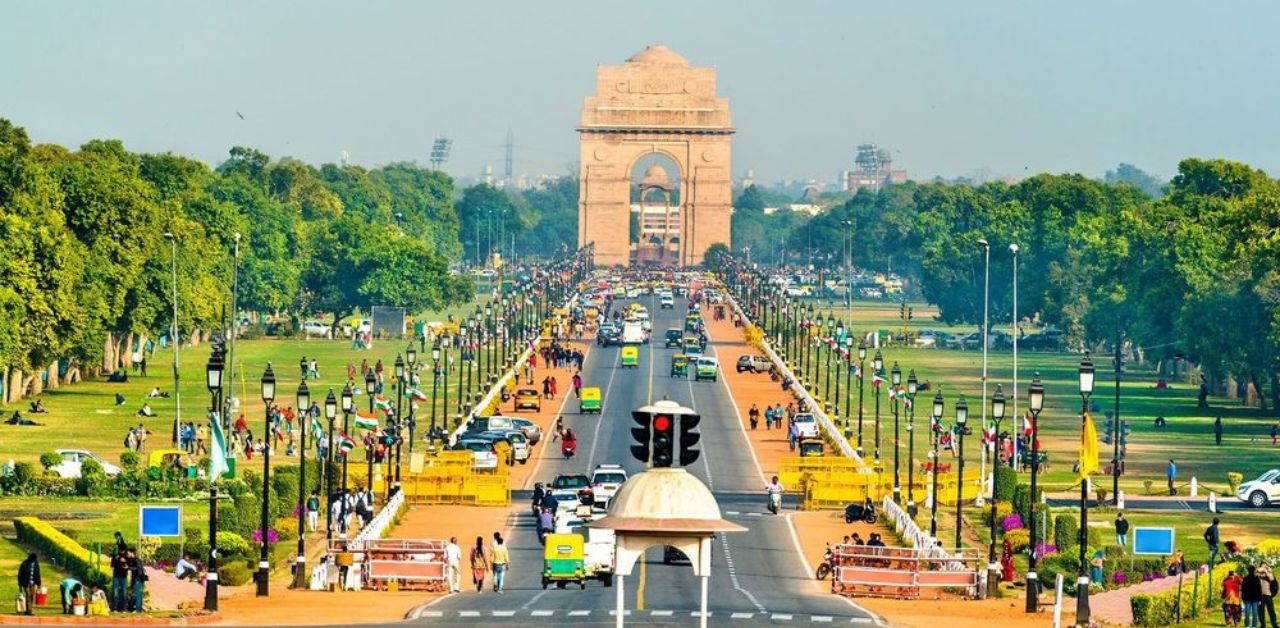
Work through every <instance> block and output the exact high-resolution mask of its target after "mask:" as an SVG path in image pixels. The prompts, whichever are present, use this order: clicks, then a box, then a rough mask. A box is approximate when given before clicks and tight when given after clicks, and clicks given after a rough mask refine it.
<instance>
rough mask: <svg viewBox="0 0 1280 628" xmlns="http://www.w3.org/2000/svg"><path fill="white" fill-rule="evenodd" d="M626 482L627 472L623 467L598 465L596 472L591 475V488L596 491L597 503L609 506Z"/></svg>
mask: <svg viewBox="0 0 1280 628" xmlns="http://www.w3.org/2000/svg"><path fill="white" fill-rule="evenodd" d="M626 481H627V472H626V471H625V470H623V468H622V466H621V465H616V464H602V465H597V466H596V470H595V472H593V473H592V474H591V488H592V490H593V491H594V495H595V500H596V503H598V504H608V503H609V500H611V499H613V496H614V495H617V494H618V489H621V488H622V485H623V483H625V482H626Z"/></svg>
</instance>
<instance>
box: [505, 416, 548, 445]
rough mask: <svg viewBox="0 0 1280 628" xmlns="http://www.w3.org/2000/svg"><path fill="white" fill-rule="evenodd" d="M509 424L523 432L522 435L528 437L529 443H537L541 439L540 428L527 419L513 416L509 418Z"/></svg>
mask: <svg viewBox="0 0 1280 628" xmlns="http://www.w3.org/2000/svg"><path fill="white" fill-rule="evenodd" d="M511 425H512V426H514V427H515V428H516V429H518V430H520V431H521V432H524V436H525V438H527V439H529V444H530V445H537V444H538V442H539V441H541V440H542V428H541V427H538V424H537V423H534V422H533V421H531V420H529V419H522V418H514V419H511Z"/></svg>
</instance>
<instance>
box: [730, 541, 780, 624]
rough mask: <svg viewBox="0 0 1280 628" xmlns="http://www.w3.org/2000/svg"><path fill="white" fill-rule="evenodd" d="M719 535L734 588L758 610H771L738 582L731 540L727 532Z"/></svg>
mask: <svg viewBox="0 0 1280 628" xmlns="http://www.w3.org/2000/svg"><path fill="white" fill-rule="evenodd" d="M719 537H720V549H722V550H724V562H725V566H726V567H728V568H729V582H731V583H733V588H734V589H736V590H737V591H738V592H739V593H741V594H742V595H743V596H744V597H746V598H747V599H748V600H750V601H751V604H752V605H753V606H755V607H756V610H758V611H760V612H761V613H767V612H769V611H768V610H766V609H765V607H764V605H763V604H761V603H760V600H757V599H756V596H754V595H752V594H751V592H750V591H748V590H746V589H744V588H742V585H741V584H739V583H738V570H737V568H736V567H734V566H733V554H732V553H730V552H729V541H728V539H726V538H725V534H724V533H723V532H721V533H719Z"/></svg>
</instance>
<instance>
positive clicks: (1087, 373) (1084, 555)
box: [1076, 353, 1094, 626]
mask: <svg viewBox="0 0 1280 628" xmlns="http://www.w3.org/2000/svg"><path fill="white" fill-rule="evenodd" d="M1079 375H1080V428H1081V430H1083V429H1084V423H1085V421H1087V420H1088V419H1087V418H1086V417H1087V415H1088V412H1089V397H1090V396H1092V395H1093V376H1094V370H1093V361H1091V360H1090V359H1089V354H1088V353H1086V354H1084V359H1083V360H1081V361H1080V369H1079ZM1080 465H1081V468H1082V469H1083V467H1084V460H1081V461H1080ZM1079 542H1080V575H1079V577H1077V578H1076V625H1077V626H1088V625H1089V561H1088V555H1089V476H1087V475H1085V476H1084V477H1081V478H1080V539H1079Z"/></svg>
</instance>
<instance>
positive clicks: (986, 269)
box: [976, 239, 996, 506]
mask: <svg viewBox="0 0 1280 628" xmlns="http://www.w3.org/2000/svg"><path fill="white" fill-rule="evenodd" d="M978 244H979V245H980V246H981V247H982V249H983V251H984V259H985V261H984V263H983V281H982V403H981V404H980V405H981V406H982V423H981V424H980V425H981V427H982V429H984V430H985V429H987V349H988V345H990V344H991V325H990V321H989V319H988V313H989V312H990V304H991V243H990V242H987V241H986V240H985V239H983V240H978ZM978 442H979V443H981V442H982V441H981V440H979V441H978ZM981 450H982V451H981V452H980V453H981V459H982V471H981V473H979V474H978V477H979V478H981V480H982V482H983V483H985V482H986V480H987V448H986V447H982V448H981ZM991 466H992V467H993V468H994V467H995V466H996V465H995V463H994V462H993V463H992V465H991ZM994 498H995V496H994V495H992V499H994ZM976 502H977V505H978V506H982V489H981V487H979V489H978V497H977V499H976Z"/></svg>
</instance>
